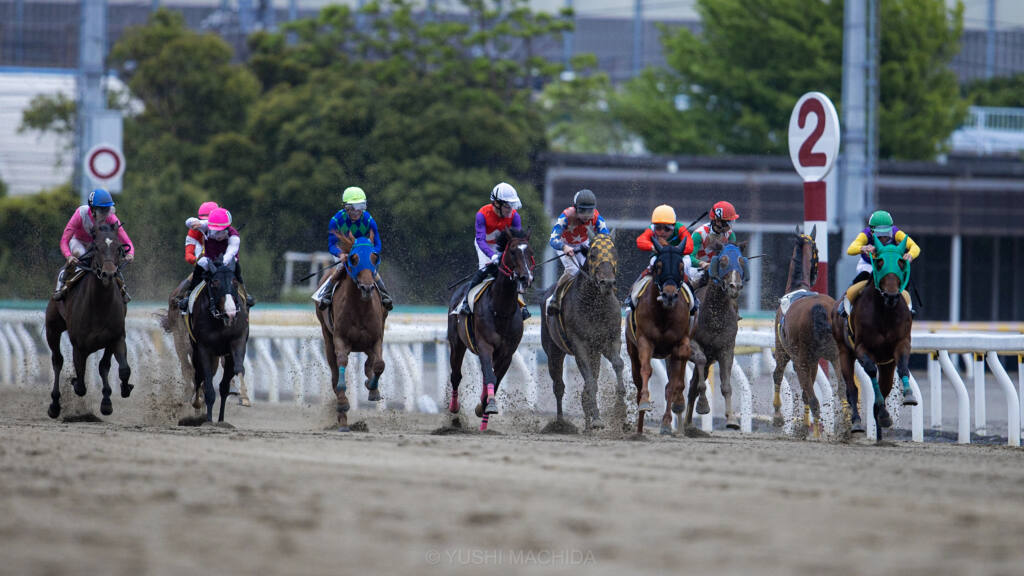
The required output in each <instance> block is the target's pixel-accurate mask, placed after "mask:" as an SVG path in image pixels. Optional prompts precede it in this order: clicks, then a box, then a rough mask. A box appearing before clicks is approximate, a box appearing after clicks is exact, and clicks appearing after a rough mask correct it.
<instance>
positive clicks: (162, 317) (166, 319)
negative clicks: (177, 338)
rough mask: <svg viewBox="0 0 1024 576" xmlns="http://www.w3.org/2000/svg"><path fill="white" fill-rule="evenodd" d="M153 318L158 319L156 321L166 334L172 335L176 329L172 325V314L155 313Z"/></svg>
mask: <svg viewBox="0 0 1024 576" xmlns="http://www.w3.org/2000/svg"><path fill="white" fill-rule="evenodd" d="M153 317H155V318H156V321H157V322H158V323H159V324H160V327H161V328H163V330H164V332H166V333H167V334H170V333H172V332H173V331H174V327H173V326H172V325H171V317H170V314H168V313H165V312H154V313H153Z"/></svg>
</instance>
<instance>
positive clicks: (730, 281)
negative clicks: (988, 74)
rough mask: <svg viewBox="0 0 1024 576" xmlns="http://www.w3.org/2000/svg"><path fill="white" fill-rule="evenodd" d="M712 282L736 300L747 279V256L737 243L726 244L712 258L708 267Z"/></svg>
mask: <svg viewBox="0 0 1024 576" xmlns="http://www.w3.org/2000/svg"><path fill="white" fill-rule="evenodd" d="M708 278H709V279H710V280H711V282H712V283H713V284H715V285H717V286H719V287H721V288H723V289H724V290H725V292H726V294H728V295H729V298H732V299H733V300H735V299H736V298H739V296H740V290H743V283H744V282H745V281H746V280H747V258H746V257H745V256H743V252H742V251H741V249H740V247H739V246H737V245H736V244H726V245H725V246H723V247H722V248H720V249H718V254H715V256H714V257H713V258H711V266H710V268H709V269H708Z"/></svg>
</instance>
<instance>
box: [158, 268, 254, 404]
mask: <svg viewBox="0 0 1024 576" xmlns="http://www.w3.org/2000/svg"><path fill="white" fill-rule="evenodd" d="M205 276H206V286H205V287H204V288H203V291H202V292H201V293H200V294H199V295H198V296H197V297H196V300H195V304H194V307H193V309H192V312H191V313H190V314H189V315H188V316H187V317H186V319H185V321H186V322H188V323H189V334H190V335H191V338H192V365H193V368H194V369H195V372H194V373H195V378H194V382H195V386H196V390H197V392H196V394H197V395H198V389H199V386H200V383H201V384H202V389H203V400H204V401H205V403H206V421H207V422H212V421H213V403H214V400H216V397H217V396H216V392H215V391H214V388H213V376H214V374H216V372H217V364H218V363H219V362H223V365H224V372H223V375H222V376H221V379H220V412H219V414H218V416H217V421H218V422H223V421H224V403H225V402H226V401H227V398H228V395H229V394H230V391H231V380H232V378H234V377H235V376H239V377H244V375H245V347H246V344H248V342H249V308H248V307H247V306H246V304H245V299H244V298H239V297H238V283H237V282H236V281H235V271H234V267H233V264H228V265H225V266H217V267H216V268H214V269H213V271H212V272H207V273H206V275H205ZM171 313H172V314H173V313H174V312H173V311H172V312H171Z"/></svg>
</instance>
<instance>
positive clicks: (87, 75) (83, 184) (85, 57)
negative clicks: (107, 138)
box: [75, 0, 107, 204]
mask: <svg viewBox="0 0 1024 576" xmlns="http://www.w3.org/2000/svg"><path fill="white" fill-rule="evenodd" d="M81 10H82V12H81V21H80V26H79V34H78V78H77V83H78V87H77V88H78V118H77V121H76V123H75V140H76V142H75V144H76V145H75V157H76V158H75V174H76V175H77V176H76V178H75V182H77V183H78V194H79V196H81V198H82V204H85V203H86V201H87V199H88V197H89V191H90V189H91V184H92V182H91V181H90V180H89V177H88V176H87V175H86V173H85V170H83V169H82V161H83V158H84V156H85V153H86V151H87V150H88V149H89V148H91V147H92V146H93V144H95V142H94V141H93V140H94V138H93V133H92V128H93V124H94V123H93V120H94V118H95V117H96V116H97V115H98V114H99V113H100V112H102V111H103V110H104V109H105V108H106V102H104V98H103V85H102V82H103V60H104V58H105V57H106V54H107V0H82V4H81Z"/></svg>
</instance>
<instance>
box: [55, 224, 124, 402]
mask: <svg viewBox="0 0 1024 576" xmlns="http://www.w3.org/2000/svg"><path fill="white" fill-rule="evenodd" d="M89 234H90V235H91V236H92V237H93V243H92V245H91V246H90V247H89V249H88V250H87V251H86V253H85V254H84V255H83V256H82V257H81V258H80V259H79V260H80V261H81V263H82V265H83V267H86V268H87V271H86V272H85V274H84V275H83V276H82V278H81V279H80V280H79V281H78V282H77V283H76V284H75V285H74V286H71V287H70V288H69V289H68V293H67V295H66V296H65V297H64V299H63V300H62V301H55V300H50V302H49V303H48V304H47V305H46V344H47V345H48V346H49V347H50V354H51V364H52V366H53V391H52V392H50V398H51V399H52V400H53V401H52V402H51V404H50V407H49V409H47V412H46V413H47V414H48V415H49V416H50V418H56V417H58V416H60V386H59V384H60V371H61V368H62V367H63V366H64V356H63V355H61V353H60V335H61V334H62V333H63V332H64V331H65V330H67V332H68V339H69V340H71V348H72V351H73V354H74V364H75V377H74V378H73V379H72V380H71V383H72V385H73V386H74V389H75V394H77V395H79V396H85V393H86V387H85V361H86V359H87V358H88V357H89V355H90V354H92V353H93V352H95V351H97V350H100V349H102V350H103V357H102V358H100V364H99V372H100V378H101V379H102V380H103V400H102V401H101V402H100V412H101V413H102V414H103V415H104V416H106V415H109V414H110V413H112V412H113V411H114V408H113V405H112V404H111V402H110V384H109V383H107V373H108V372H109V371H110V357H111V355H113V356H114V357H115V358H116V359H117V375H118V377H119V378H120V380H121V397H122V398H127V397H128V396H129V395H131V393H132V388H134V386H132V385H131V384H129V383H128V378H129V377H130V376H131V373H132V370H131V368H130V367H129V366H128V357H127V349H126V347H125V343H124V336H125V330H124V318H125V315H126V314H127V312H128V307H127V305H126V304H125V302H124V298H123V297H122V296H121V289H120V288H119V287H118V284H117V281H116V276H117V274H118V270H119V269H120V268H121V266H123V265H124V264H125V263H126V262H125V261H124V260H123V259H124V256H125V254H126V253H127V252H126V248H127V247H126V246H122V245H121V242H120V241H119V240H118V236H117V227H116V226H111V225H109V224H107V223H102V224H99V225H98V226H96V225H94V226H93V229H92V230H90V231H89ZM72 272H73V270H68V271H67V272H66V274H68V275H71V274H72Z"/></svg>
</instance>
